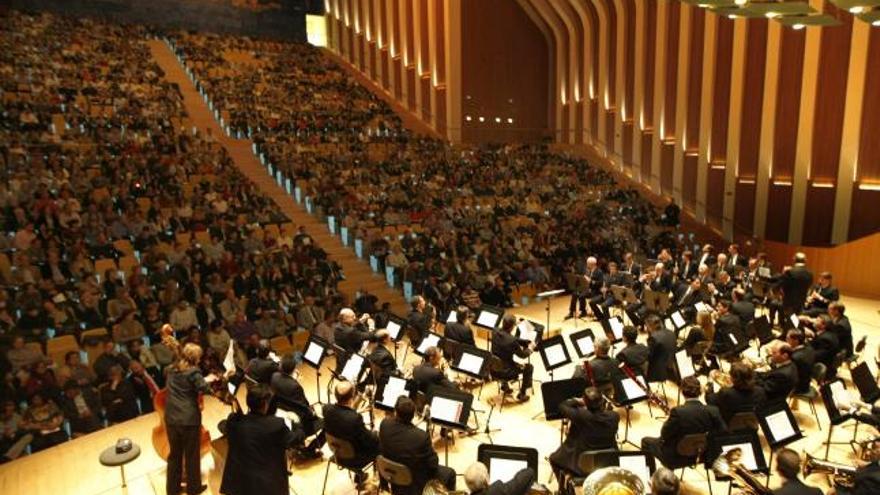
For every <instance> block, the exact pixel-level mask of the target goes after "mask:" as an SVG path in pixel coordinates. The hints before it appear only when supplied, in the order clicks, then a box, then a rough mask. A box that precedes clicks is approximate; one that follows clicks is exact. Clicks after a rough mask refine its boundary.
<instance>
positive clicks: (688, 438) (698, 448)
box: [675, 433, 709, 457]
mask: <svg viewBox="0 0 880 495" xmlns="http://www.w3.org/2000/svg"><path fill="white" fill-rule="evenodd" d="M708 442H709V440H708V435H707V434H706V433H691V434H690V435H685V436H683V437H682V438H681V440H679V441H678V443H677V444H676V445H675V451H676V453H678V455H680V456H682V457H699V456H700V454H702V453H703V452H705V451H706V445H707V444H708Z"/></svg>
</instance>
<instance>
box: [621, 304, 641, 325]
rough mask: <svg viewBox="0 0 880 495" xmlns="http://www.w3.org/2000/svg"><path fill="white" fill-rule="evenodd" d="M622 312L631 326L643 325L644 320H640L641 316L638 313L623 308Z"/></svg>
mask: <svg viewBox="0 0 880 495" xmlns="http://www.w3.org/2000/svg"><path fill="white" fill-rule="evenodd" d="M623 312H624V314H626V316H627V317H628V318H629V321H630V323H632V324H633V326H635V327H641V326H642V325H644V324H645V320H643V319H642V317H641V315H639V312H638V311H636V310H635V309H631V308H624V310H623Z"/></svg>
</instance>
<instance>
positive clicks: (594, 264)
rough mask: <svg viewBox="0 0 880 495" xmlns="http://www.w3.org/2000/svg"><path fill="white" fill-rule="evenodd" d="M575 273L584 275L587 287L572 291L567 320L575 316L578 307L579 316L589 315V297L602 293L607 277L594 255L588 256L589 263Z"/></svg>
mask: <svg viewBox="0 0 880 495" xmlns="http://www.w3.org/2000/svg"><path fill="white" fill-rule="evenodd" d="M575 273H576V274H577V275H580V276H582V277H583V278H584V280H586V281H587V285H586V287H585V288H581V289H575V290H573V291H572V293H571V302H570V303H569V304H568V314H567V315H566V316H565V319H566V320H570V319H572V318H574V315H575V310H577V309H578V308H580V312H579V313H578V317H579V318H586V317H587V316H588V314H587V299H589V298H592V297H594V296H596V295H597V294H599V293H600V291H601V289H602V285H603V283H604V279H605V277H604V274H603V273H602V270H600V269H599V266H598V261H597V260H596V258H595V257H593V256H590V257H589V258H587V263H586V266H585V267H584V268H583V270H578V269H576V271H575Z"/></svg>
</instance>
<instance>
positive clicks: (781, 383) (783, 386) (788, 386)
mask: <svg viewBox="0 0 880 495" xmlns="http://www.w3.org/2000/svg"><path fill="white" fill-rule="evenodd" d="M792 353H793V350H792V348H791V346H790V345H788V344H785V343H781V344H779V345H776V346H774V347H773V348H772V349H771V351H770V357H771V359H772V363H773V364H772V366H773V368H772V369H771V370H770V371H764V372H761V373H757V375H756V383H757V385H758V387H760V388H762V389H764V396H765V397H766V399H765V400H766V403H767V404H779V403H781V402H785V401H786V399H788V396H789V395H791V393H792V391H793V390H794V387H795V386H796V385H797V383H798V370H797V368H796V367H795V365H794V362H793V361H792V360H791V355H792Z"/></svg>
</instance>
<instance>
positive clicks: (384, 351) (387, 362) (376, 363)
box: [367, 329, 398, 383]
mask: <svg viewBox="0 0 880 495" xmlns="http://www.w3.org/2000/svg"><path fill="white" fill-rule="evenodd" d="M375 338H376V340H377V342H376V344H375V347H374V348H373V350H372V351H371V352H370V354H369V355H367V361H369V362H370V365H371V370H370V375H369V377H368V378H367V382H368V383H374V382H375V383H381V382H382V381H385V380H386V377H388V375H396V374H398V369H397V361H396V360H395V359H394V354H392V353H391V351H390V350H388V348H389V347H391V346H393V345H394V343H393V342H392V341H391V334H390V333H388V330H384V329H383V330H378V331H376V334H375ZM372 368H375V369H376V370H377V375H378V376H375V377H374V376H373V371H372Z"/></svg>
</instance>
